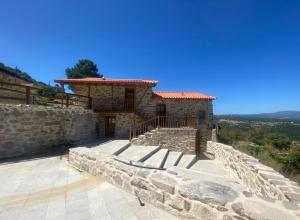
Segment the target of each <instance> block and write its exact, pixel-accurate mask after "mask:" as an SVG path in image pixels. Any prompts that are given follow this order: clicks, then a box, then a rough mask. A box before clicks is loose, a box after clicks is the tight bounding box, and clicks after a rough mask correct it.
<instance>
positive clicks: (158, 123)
mask: <svg viewBox="0 0 300 220" xmlns="http://www.w3.org/2000/svg"><path fill="white" fill-rule="evenodd" d="M159 126H160V121H159V115H158V116H157V128H159Z"/></svg>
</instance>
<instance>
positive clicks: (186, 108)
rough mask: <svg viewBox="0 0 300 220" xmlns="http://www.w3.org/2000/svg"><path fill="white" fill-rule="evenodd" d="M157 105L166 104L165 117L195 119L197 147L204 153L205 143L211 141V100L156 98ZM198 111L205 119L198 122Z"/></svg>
mask: <svg viewBox="0 0 300 220" xmlns="http://www.w3.org/2000/svg"><path fill="white" fill-rule="evenodd" d="M155 100H156V103H157V104H166V110H167V116H176V117H195V118H196V121H197V125H196V126H197V128H198V129H199V136H198V138H199V140H198V142H199V145H200V148H201V151H206V142H207V141H208V140H210V139H211V129H212V126H213V105H212V101H211V100H178V99H161V98H156V99H155ZM199 111H205V119H204V120H201V121H199V120H198V113H199Z"/></svg>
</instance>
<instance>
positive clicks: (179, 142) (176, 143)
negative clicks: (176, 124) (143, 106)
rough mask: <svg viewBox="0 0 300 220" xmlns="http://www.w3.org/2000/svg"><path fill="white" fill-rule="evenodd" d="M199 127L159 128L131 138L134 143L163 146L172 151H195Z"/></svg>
mask: <svg viewBox="0 0 300 220" xmlns="http://www.w3.org/2000/svg"><path fill="white" fill-rule="evenodd" d="M196 135H197V129H193V128H157V129H154V130H152V131H150V132H147V133H145V134H144V135H140V136H139V137H137V138H134V139H132V140H131V144H133V145H148V146H161V147H162V148H167V149H169V150H172V151H181V152H184V153H195V151H196Z"/></svg>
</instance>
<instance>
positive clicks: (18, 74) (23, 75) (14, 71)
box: [0, 62, 48, 86]
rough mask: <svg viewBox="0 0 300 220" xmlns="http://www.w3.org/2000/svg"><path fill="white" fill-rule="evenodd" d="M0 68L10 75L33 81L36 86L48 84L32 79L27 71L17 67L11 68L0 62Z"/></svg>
mask: <svg viewBox="0 0 300 220" xmlns="http://www.w3.org/2000/svg"><path fill="white" fill-rule="evenodd" d="M0 70H1V71H5V72H6V73H8V74H9V75H11V76H13V77H17V78H19V79H22V80H25V81H27V82H29V83H33V84H35V85H37V86H48V85H47V84H45V83H43V82H40V81H37V80H35V79H33V78H32V77H31V76H30V75H29V74H28V73H26V72H24V71H22V70H20V69H18V68H17V67H15V68H13V67H10V66H6V65H5V64H3V63H1V62H0Z"/></svg>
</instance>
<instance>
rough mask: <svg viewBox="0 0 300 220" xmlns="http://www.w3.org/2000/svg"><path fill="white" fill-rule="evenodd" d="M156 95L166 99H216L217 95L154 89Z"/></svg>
mask: <svg viewBox="0 0 300 220" xmlns="http://www.w3.org/2000/svg"><path fill="white" fill-rule="evenodd" d="M153 94H154V96H156V97H160V98H164V99H199V100H214V99H216V97H215V96H209V95H205V94H203V93H199V92H161V91H153Z"/></svg>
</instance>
